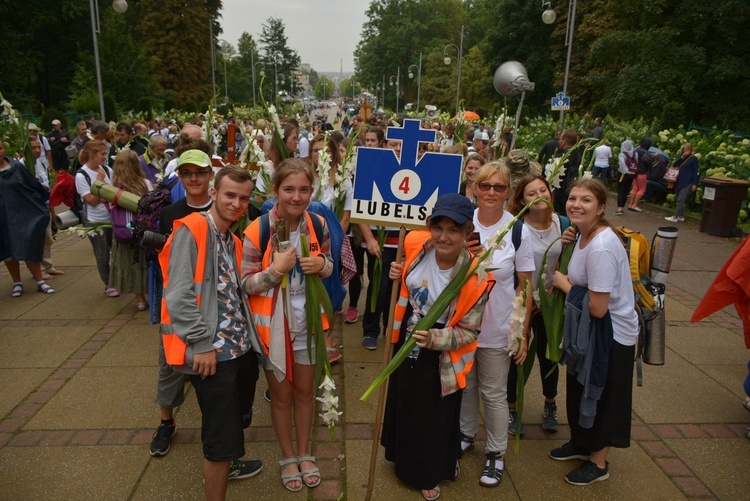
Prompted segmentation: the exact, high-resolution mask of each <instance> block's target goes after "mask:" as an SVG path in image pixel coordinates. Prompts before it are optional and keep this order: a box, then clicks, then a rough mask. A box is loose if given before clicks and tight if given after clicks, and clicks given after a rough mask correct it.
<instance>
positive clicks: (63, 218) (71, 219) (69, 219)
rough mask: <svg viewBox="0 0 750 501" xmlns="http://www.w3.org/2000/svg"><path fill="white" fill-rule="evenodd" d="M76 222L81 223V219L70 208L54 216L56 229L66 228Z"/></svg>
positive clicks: (74, 224) (76, 223)
mask: <svg viewBox="0 0 750 501" xmlns="http://www.w3.org/2000/svg"><path fill="white" fill-rule="evenodd" d="M78 224H81V220H80V219H78V216H76V215H75V213H74V212H73V211H72V210H67V211H65V212H61V213H60V214H58V215H56V216H55V226H56V227H57V229H58V230H66V229H68V228H72V227H73V226H76V225H78Z"/></svg>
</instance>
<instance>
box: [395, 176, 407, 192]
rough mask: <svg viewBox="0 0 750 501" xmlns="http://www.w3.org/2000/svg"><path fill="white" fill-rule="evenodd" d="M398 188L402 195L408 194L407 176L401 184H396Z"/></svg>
mask: <svg viewBox="0 0 750 501" xmlns="http://www.w3.org/2000/svg"><path fill="white" fill-rule="evenodd" d="M398 189H399V190H401V191H403V192H404V195H408V194H409V177H408V176H407V177H405V178H404V180H403V181H401V184H399V185H398Z"/></svg>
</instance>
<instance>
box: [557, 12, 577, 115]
mask: <svg viewBox="0 0 750 501" xmlns="http://www.w3.org/2000/svg"><path fill="white" fill-rule="evenodd" d="M577 3H578V2H577V1H576V0H570V1H569V3H568V25H567V28H566V30H565V45H567V46H568V57H567V59H566V60H565V78H564V79H563V94H565V95H566V96H567V95H568V75H569V74H570V56H571V54H572V53H573V32H574V31H575V26H576V4H577ZM564 122H565V110H560V129H562V128H563V124H564Z"/></svg>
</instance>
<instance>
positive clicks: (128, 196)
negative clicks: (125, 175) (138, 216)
mask: <svg viewBox="0 0 750 501" xmlns="http://www.w3.org/2000/svg"><path fill="white" fill-rule="evenodd" d="M91 193H93V194H94V195H95V196H97V197H99V198H103V199H104V200H106V201H107V202H109V203H111V204H115V205H118V206H120V207H122V208H123V209H127V210H129V211H130V212H138V201H139V200H140V199H141V197H139V196H138V195H136V194H135V193H130V192H129V191H125V190H123V189H122V188H118V187H117V186H112V185H111V184H106V183H103V182H101V181H98V180H97V181H94V183H93V184H92V185H91Z"/></svg>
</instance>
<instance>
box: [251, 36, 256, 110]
mask: <svg viewBox="0 0 750 501" xmlns="http://www.w3.org/2000/svg"><path fill="white" fill-rule="evenodd" d="M250 67H251V68H252V73H253V108H255V106H256V104H255V51H254V50H253V49H252V47H251V48H250Z"/></svg>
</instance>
